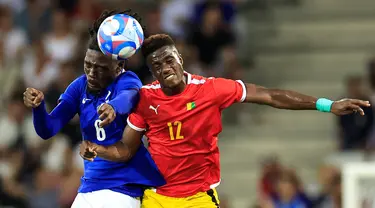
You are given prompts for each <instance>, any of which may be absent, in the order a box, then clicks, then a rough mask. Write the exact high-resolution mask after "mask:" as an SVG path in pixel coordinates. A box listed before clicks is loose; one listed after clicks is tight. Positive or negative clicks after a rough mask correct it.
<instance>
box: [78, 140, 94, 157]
mask: <svg viewBox="0 0 375 208" xmlns="http://www.w3.org/2000/svg"><path fill="white" fill-rule="evenodd" d="M79 155H80V156H81V157H82V158H83V159H85V160H88V161H91V162H92V161H94V159H95V158H96V156H97V153H96V146H95V144H94V143H92V142H90V141H87V140H85V141H83V142H82V143H81V144H80V145H79Z"/></svg>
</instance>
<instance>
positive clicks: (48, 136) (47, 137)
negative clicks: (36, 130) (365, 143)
mask: <svg viewBox="0 0 375 208" xmlns="http://www.w3.org/2000/svg"><path fill="white" fill-rule="evenodd" d="M38 136H39V137H40V138H42V139H43V140H48V139H50V138H52V135H46V134H38Z"/></svg>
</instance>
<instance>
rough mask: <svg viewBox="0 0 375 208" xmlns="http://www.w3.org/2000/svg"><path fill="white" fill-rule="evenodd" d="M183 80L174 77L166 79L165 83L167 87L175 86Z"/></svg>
mask: <svg viewBox="0 0 375 208" xmlns="http://www.w3.org/2000/svg"><path fill="white" fill-rule="evenodd" d="M180 82H181V80H179V79H178V78H177V77H176V78H174V79H164V81H163V83H164V84H163V85H164V86H165V87H167V88H174V87H176V86H178V85H179V84H180Z"/></svg>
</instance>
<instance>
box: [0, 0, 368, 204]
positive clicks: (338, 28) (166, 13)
mask: <svg viewBox="0 0 375 208" xmlns="http://www.w3.org/2000/svg"><path fill="white" fill-rule="evenodd" d="M212 2H213V3H212ZM111 8H118V9H126V8H132V9H134V10H135V11H138V12H139V13H140V14H141V15H142V16H143V21H144V23H145V25H146V27H147V31H146V33H147V34H155V33H161V32H166V33H168V34H171V35H172V36H173V37H174V38H175V40H176V43H177V45H178V47H179V50H180V52H181V53H182V55H183V56H184V59H185V60H184V64H185V69H186V70H187V71H189V72H191V73H198V74H202V75H205V76H223V77H227V78H233V79H243V80H244V81H247V82H253V83H256V84H260V85H265V86H267V87H277V88H286V89H291V90H297V91H300V92H303V93H308V94H311V95H314V96H317V97H328V98H331V99H340V98H342V97H346V96H350V97H351V98H362V99H369V100H371V99H374V89H375V54H374V50H375V12H374V11H375V1H373V0H355V1H354V0H222V1H220V0H217V1H211V0H164V1H162V0H160V1H156V0H155V1H153V0H105V1H104V0H0V103H1V104H0V106H1V108H0V112H1V114H0V135H1V136H0V176H1V178H0V207H30V208H57V207H62V208H63V207H70V205H71V203H72V201H73V199H74V197H75V195H76V190H77V188H78V186H79V178H80V176H81V175H82V160H81V158H80V157H79V156H78V154H77V144H79V142H80V140H81V135H80V131H79V123H78V120H77V119H75V120H73V121H72V122H71V123H70V124H69V125H68V126H66V127H65V128H64V129H63V131H62V132H61V133H60V134H59V135H58V136H56V138H54V139H51V140H49V141H43V140H42V139H40V138H38V136H37V135H36V133H35V131H34V129H33V126H32V119H31V115H30V110H27V109H25V108H24V106H23V102H22V92H23V90H24V89H25V86H27V87H35V88H38V89H40V90H42V91H43V92H44V93H45V97H46V102H47V103H48V106H49V108H53V107H54V106H55V105H56V101H57V99H58V97H59V95H60V94H61V93H62V92H63V90H64V89H65V87H66V86H67V85H68V84H69V83H70V82H71V81H72V80H73V79H74V78H75V77H77V76H78V75H80V74H82V73H83V67H82V65H83V61H82V60H83V57H84V52H85V50H86V41H87V39H88V34H87V28H88V26H89V25H90V24H91V21H92V20H93V19H95V18H96V17H97V16H98V15H99V14H100V13H101V11H102V10H103V9H111ZM128 68H130V69H131V70H133V71H135V72H136V73H138V75H139V76H140V77H141V78H142V80H143V81H144V83H148V82H150V81H151V80H152V77H150V74H149V73H148V70H147V67H146V66H145V65H144V63H143V60H142V58H141V56H140V54H138V55H136V56H134V57H132V58H131V60H129V62H128ZM366 113H367V115H366V116H365V117H359V116H357V115H352V116H345V117H341V118H339V117H334V116H332V115H330V114H324V113H318V112H315V111H307V112H292V111H282V110H275V109H271V108H269V107H263V106H256V105H237V106H234V107H232V108H230V109H228V110H227V111H226V112H225V113H224V123H225V129H224V132H223V133H222V135H221V137H220V148H221V164H222V184H221V186H220V187H219V192H220V194H221V201H222V205H221V207H222V208H228V207H235V208H250V207H262V208H268V207H270V208H271V207H275V208H279V207H280V206H278V200H279V199H284V200H286V201H288V200H289V201H293V200H296V199H298V200H300V201H302V203H306V204H311V203H312V204H314V207H322V208H341V207H344V208H357V207H358V208H367V207H373V205H372V203H373V199H374V198H375V170H374V169H375V164H373V162H372V161H374V157H373V156H372V152H373V151H372V150H373V149H374V144H375V131H374V130H375V128H374V117H373V110H372V109H371V108H369V109H366ZM306 198H307V199H308V200H307V199H306ZM270 199H273V200H270ZM307 207H309V206H307Z"/></svg>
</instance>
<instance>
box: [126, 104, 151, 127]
mask: <svg viewBox="0 0 375 208" xmlns="http://www.w3.org/2000/svg"><path fill="white" fill-rule="evenodd" d="M127 122H128V125H129V126H130V127H131V128H132V129H134V130H136V131H146V127H147V124H146V121H145V119H144V118H143V116H142V115H141V113H140V111H139V109H138V106H137V107H136V109H135V110H134V111H133V112H132V113H131V114H130V115H129V116H128V120H127Z"/></svg>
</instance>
